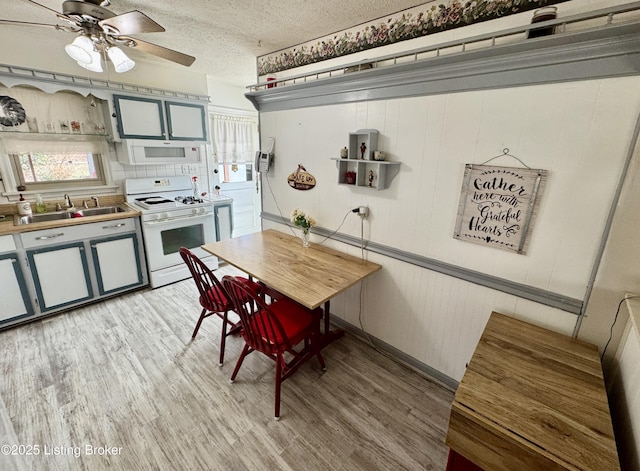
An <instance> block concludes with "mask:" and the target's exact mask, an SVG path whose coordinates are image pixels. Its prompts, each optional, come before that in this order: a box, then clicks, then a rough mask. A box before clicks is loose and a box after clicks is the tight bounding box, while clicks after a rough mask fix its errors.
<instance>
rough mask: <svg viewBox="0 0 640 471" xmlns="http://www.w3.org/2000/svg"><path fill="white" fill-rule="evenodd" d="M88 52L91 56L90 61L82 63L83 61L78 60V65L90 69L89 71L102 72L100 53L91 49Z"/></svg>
mask: <svg viewBox="0 0 640 471" xmlns="http://www.w3.org/2000/svg"><path fill="white" fill-rule="evenodd" d="M89 54H90V56H91V62H88V63H84V62H80V61H78V65H79V66H80V67H84V68H85V69H87V70H90V71H91V72H98V73H100V72H103V70H102V64H101V59H100V53H99V52H98V51H95V50H93V51H91V52H90V53H89Z"/></svg>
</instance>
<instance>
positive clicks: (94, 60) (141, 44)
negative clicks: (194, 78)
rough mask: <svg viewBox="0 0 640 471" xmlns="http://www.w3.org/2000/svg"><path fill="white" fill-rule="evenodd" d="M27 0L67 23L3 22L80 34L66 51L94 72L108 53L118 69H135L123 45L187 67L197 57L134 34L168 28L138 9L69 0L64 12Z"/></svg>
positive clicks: (103, 0)
mask: <svg viewBox="0 0 640 471" xmlns="http://www.w3.org/2000/svg"><path fill="white" fill-rule="evenodd" d="M24 1H26V2H29V3H31V4H33V5H36V6H38V7H40V8H44V9H45V10H47V11H49V12H51V13H53V14H54V15H55V16H56V17H57V18H58V19H59V20H62V21H63V22H65V23H67V24H62V25H59V24H48V23H30V22H24V21H14V20H2V19H0V25H3V24H5V25H16V26H39V27H48V28H54V29H57V30H59V31H67V32H69V33H76V34H77V36H76V38H75V39H74V40H73V42H72V43H71V44H68V45H66V46H65V51H66V52H67V54H68V55H69V56H71V57H72V58H73V59H75V60H76V61H77V62H78V65H80V66H82V67H84V68H85V69H88V70H91V71H93V72H102V65H101V58H102V57H106V56H108V57H109V59H110V60H111V62H112V63H113V65H114V67H115V70H116V72H126V71H128V70H131V69H132V68H133V67H134V66H135V62H133V61H132V60H131V59H129V58H128V57H127V56H126V54H125V53H124V52H123V51H122V49H120V47H119V46H126V47H131V48H134V49H138V50H140V51H142V52H145V53H148V54H153V55H155V56H158V57H161V58H163V59H167V60H170V61H172V62H176V63H178V64H181V65H185V66H190V65H191V64H193V62H194V61H195V60H196V58H195V57H193V56H189V55H187V54H183V53H181V52H178V51H174V50H173V49H168V48H166V47H163V46H159V45H157V44H152V43H148V42H145V41H142V40H140V39H137V38H132V37H130V36H129V35H130V34H138V33H159V32H163V31H165V29H164V28H163V27H162V26H160V25H159V24H158V23H156V22H155V21H153V20H152V19H151V18H149V17H148V16H147V15H145V14H144V13H142V12H141V11H138V10H133V11H130V12H127V13H123V14H120V15H117V14H115V13H113V12H111V11H109V10H107V9H106V8H105V7H106V6H109V4H110V3H111V2H110V1H109V0H84V1H82V0H65V1H63V2H62V13H60V12H57V11H56V10H53V9H51V8H49V7H47V6H45V5H42V4H40V3H38V2H35V1H33V0H24ZM105 60H106V58H105Z"/></svg>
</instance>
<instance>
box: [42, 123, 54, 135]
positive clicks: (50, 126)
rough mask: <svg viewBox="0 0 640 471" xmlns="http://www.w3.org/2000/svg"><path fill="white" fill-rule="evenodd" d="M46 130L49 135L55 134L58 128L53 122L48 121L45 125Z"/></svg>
mask: <svg viewBox="0 0 640 471" xmlns="http://www.w3.org/2000/svg"><path fill="white" fill-rule="evenodd" d="M44 128H45V130H46V132H48V133H54V132H56V128H55V126H54V124H53V121H47V122H46V123H44Z"/></svg>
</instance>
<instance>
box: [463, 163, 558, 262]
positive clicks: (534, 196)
mask: <svg viewBox="0 0 640 471" xmlns="http://www.w3.org/2000/svg"><path fill="white" fill-rule="evenodd" d="M546 179H547V172H546V170H539V169H529V168H526V169H525V168H514V167H495V166H491V165H473V164H467V165H465V169H464V181H463V183H462V191H461V192H460V203H459V205H458V218H457V220H456V227H455V231H454V234H453V237H455V238H456V239H460V240H466V241H467V242H474V243H476V244H482V245H487V246H490V247H495V248H499V249H503V250H509V251H512V252H516V253H519V254H525V253H526V251H527V242H528V240H529V236H530V234H531V230H532V229H533V224H534V221H535V216H536V214H537V211H538V204H539V202H540V197H541V195H542V191H543V189H544V185H545V182H546Z"/></svg>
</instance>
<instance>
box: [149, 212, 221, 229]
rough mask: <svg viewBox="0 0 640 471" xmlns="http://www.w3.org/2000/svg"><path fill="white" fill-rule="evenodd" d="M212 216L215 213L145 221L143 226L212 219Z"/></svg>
mask: <svg viewBox="0 0 640 471" xmlns="http://www.w3.org/2000/svg"><path fill="white" fill-rule="evenodd" d="M211 216H213V213H204V214H193V215H189V216H181V217H175V218H167V219H160V220H157V221H144V222H143V224H142V225H143V226H160V225H162V224H167V223H169V222H175V221H186V220H188V219H195V220H197V219H205V218H210V217H211Z"/></svg>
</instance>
